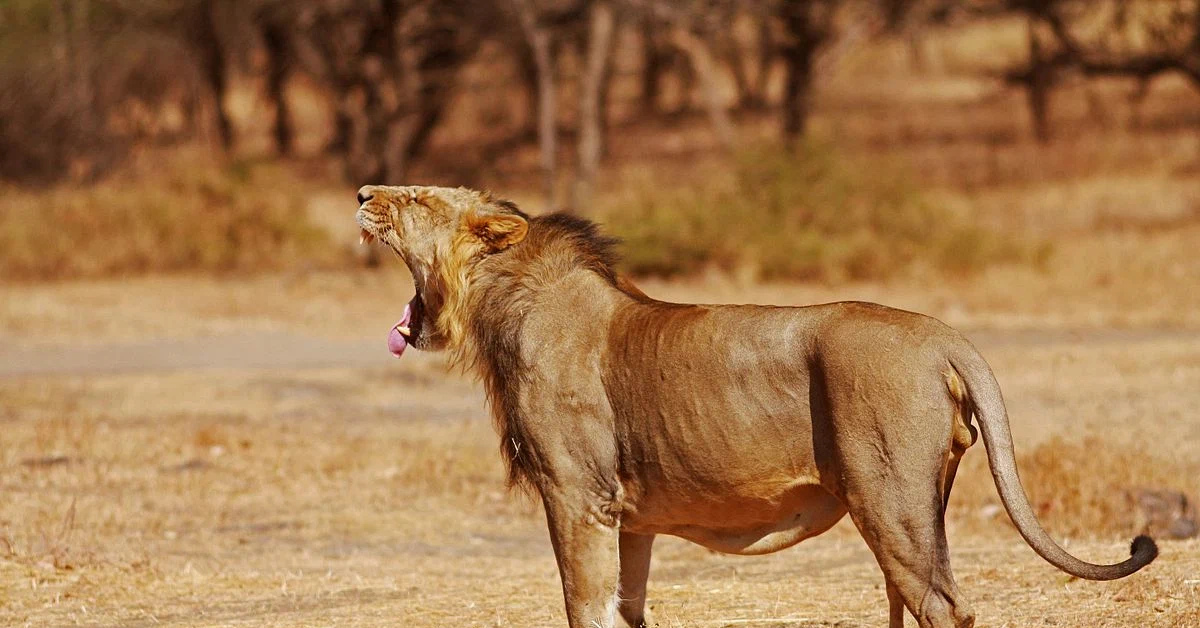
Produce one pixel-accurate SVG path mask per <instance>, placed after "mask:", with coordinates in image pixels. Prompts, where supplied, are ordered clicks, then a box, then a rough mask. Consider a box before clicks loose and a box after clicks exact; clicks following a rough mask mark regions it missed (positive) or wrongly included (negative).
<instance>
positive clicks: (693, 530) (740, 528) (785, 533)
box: [621, 483, 846, 554]
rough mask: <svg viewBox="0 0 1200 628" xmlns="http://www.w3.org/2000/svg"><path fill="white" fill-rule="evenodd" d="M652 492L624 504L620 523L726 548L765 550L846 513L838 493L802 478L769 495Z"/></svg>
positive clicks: (645, 531) (640, 531) (827, 524)
mask: <svg viewBox="0 0 1200 628" xmlns="http://www.w3.org/2000/svg"><path fill="white" fill-rule="evenodd" d="M737 493H741V492H740V491H739V492H737ZM652 495H653V493H651V494H649V495H648V496H652ZM654 497H656V499H653V503H644V504H643V505H642V506H643V507H642V508H638V507H632V508H630V509H629V511H627V512H626V513H625V514H624V516H623V517H622V521H621V527H622V528H623V529H626V530H629V531H630V532H634V533H638V534H670V535H673V536H678V537H681V538H684V539H687V540H689V541H692V542H694V543H698V544H700V545H703V546H705V547H707V548H709V549H712V550H715V551H718V552H725V553H728V554H767V553H770V552H774V551H778V550H781V549H784V548H786V547H790V546H792V545H795V544H796V543H799V542H800V541H802V540H804V539H806V538H809V537H812V536H816V535H818V534H820V533H822V532H824V531H826V530H828V529H829V528H830V527H832V526H833V525H834V524H835V523H837V522H838V520H840V519H841V518H842V517H843V516H844V515H845V514H846V508H845V506H844V505H843V504H842V502H841V501H840V500H839V499H837V498H836V497H834V496H833V495H832V494H830V493H829V492H827V491H826V490H825V489H823V488H821V487H820V486H816V485H812V484H807V483H801V484H798V485H795V486H793V487H792V488H791V489H790V490H788V491H786V492H785V493H783V494H779V495H774V496H766V495H761V496H751V495H746V494H736V493H735V494H729V495H725V496H721V495H711V496H708V497H699V498H697V496H695V495H690V496H687V497H686V498H680V499H673V498H672V496H670V495H661V494H660V495H657V496H654Z"/></svg>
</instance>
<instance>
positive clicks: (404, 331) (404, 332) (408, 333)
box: [396, 325, 412, 336]
mask: <svg viewBox="0 0 1200 628" xmlns="http://www.w3.org/2000/svg"><path fill="white" fill-rule="evenodd" d="M396 331H398V332H400V335H401V336H411V335H412V330H411V329H409V328H408V326H407V325H396Z"/></svg>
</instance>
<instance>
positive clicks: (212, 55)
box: [195, 0, 234, 151]
mask: <svg viewBox="0 0 1200 628" xmlns="http://www.w3.org/2000/svg"><path fill="white" fill-rule="evenodd" d="M216 9H217V0H200V5H199V7H198V11H199V13H198V15H197V18H198V19H197V20H196V22H195V23H196V30H195V41H196V46H197V48H198V49H199V52H200V60H201V64H202V65H203V67H204V77H205V79H206V80H207V81H208V86H209V89H210V90H211V91H212V96H213V117H214V118H215V121H216V125H217V134H218V136H219V137H220V139H221V148H223V149H225V150H226V151H228V150H230V149H232V148H233V140H234V138H233V124H232V123H231V122H230V120H229V114H228V113H227V112H226V111H225V94H226V92H227V91H228V87H229V73H228V68H227V65H226V63H225V51H224V50H223V49H222V46H221V38H220V36H219V35H218V33H217V21H216Z"/></svg>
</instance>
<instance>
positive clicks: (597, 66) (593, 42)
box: [573, 0, 616, 207]
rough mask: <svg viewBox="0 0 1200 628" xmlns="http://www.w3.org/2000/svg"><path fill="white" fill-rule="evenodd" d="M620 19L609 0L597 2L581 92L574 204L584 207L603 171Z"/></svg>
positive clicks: (592, 14)
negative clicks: (609, 79)
mask: <svg viewBox="0 0 1200 628" xmlns="http://www.w3.org/2000/svg"><path fill="white" fill-rule="evenodd" d="M615 25H616V19H615V16H614V14H613V7H612V5H611V4H610V3H609V2H608V0H595V1H594V2H593V3H592V6H591V10H590V15H589V17H588V41H587V54H586V59H585V60H584V68H583V74H582V76H581V79H582V81H581V82H582V85H581V86H580V90H579V94H580V97H579V147H578V148H579V169H578V171H577V172H576V179H575V190H574V203H573V204H574V205H575V206H577V207H583V206H585V205H586V204H587V202H588V201H589V200H590V197H591V187H592V184H593V183H594V182H595V180H596V173H597V172H598V171H599V169H600V157H601V155H602V152H603V142H604V138H603V130H604V124H603V122H602V119H603V118H604V116H605V113H606V112H605V110H604V106H603V105H604V102H603V97H604V78H605V76H606V75H607V73H608V66H609V61H610V59H609V56H610V54H611V52H612V39H613V31H614V29H615Z"/></svg>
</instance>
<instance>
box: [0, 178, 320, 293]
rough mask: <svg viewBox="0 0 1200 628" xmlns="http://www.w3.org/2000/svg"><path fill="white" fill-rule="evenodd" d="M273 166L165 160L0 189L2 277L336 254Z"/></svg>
mask: <svg viewBox="0 0 1200 628" xmlns="http://www.w3.org/2000/svg"><path fill="white" fill-rule="evenodd" d="M298 188H299V186H298V184H297V179H296V178H295V177H294V175H291V174H289V173H288V171H287V170H286V169H284V168H281V167H278V166H270V167H269V166H264V165H258V166H254V165H250V164H246V163H233V164H230V165H227V166H216V165H212V164H195V163H188V162H186V160H185V163H170V162H168V163H167V164H166V165H163V166H162V168H161V169H160V170H159V171H158V172H157V173H156V174H155V175H154V176H153V177H147V178H142V177H137V178H131V179H127V180H126V179H117V180H112V181H107V182H105V183H102V184H99V185H95V186H91V187H71V186H62V187H57V188H52V189H50V190H48V191H46V190H36V191H35V190H28V189H19V188H8V189H4V190H3V191H2V193H0V199H3V200H2V201H0V278H3V279H10V280H11V279H19V280H26V279H49V278H55V279H62V278H73V277H96V276H111V275H129V274H142V273H147V272H163V271H180V270H189V271H230V270H268V269H278V268H285V267H289V266H295V265H297V264H301V263H303V264H306V265H313V264H317V265H327V264H329V263H330V262H331V261H333V260H336V259H337V254H338V253H337V252H336V251H335V250H334V249H332V248H331V247H330V246H328V243H329V239H328V238H327V236H326V234H325V233H324V232H323V231H321V230H319V229H317V228H315V227H313V226H312V225H311V224H310V223H309V222H308V218H307V213H306V207H305V198H304V196H303V195H302V194H301V192H300V191H299V189H298Z"/></svg>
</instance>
